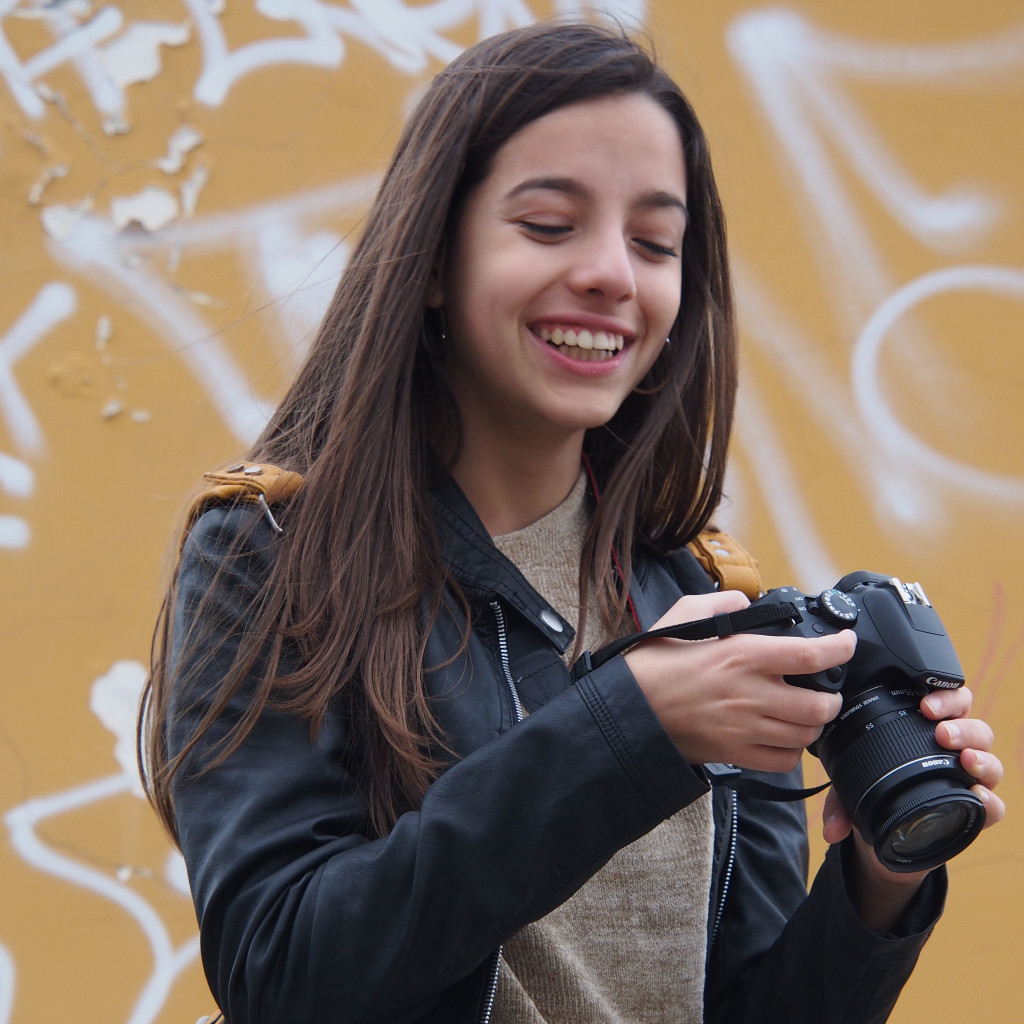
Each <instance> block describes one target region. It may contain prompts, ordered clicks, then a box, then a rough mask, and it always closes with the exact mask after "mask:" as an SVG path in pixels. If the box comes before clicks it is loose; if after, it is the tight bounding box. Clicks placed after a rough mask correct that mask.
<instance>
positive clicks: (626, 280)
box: [569, 228, 636, 303]
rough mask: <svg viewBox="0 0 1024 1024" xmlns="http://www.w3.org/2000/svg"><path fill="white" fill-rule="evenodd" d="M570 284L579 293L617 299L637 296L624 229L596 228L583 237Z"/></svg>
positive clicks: (621, 300) (625, 300) (630, 253)
mask: <svg viewBox="0 0 1024 1024" xmlns="http://www.w3.org/2000/svg"><path fill="white" fill-rule="evenodd" d="M569 284H570V287H571V288H572V289H573V290H574V291H576V292H577V293H578V294H581V295H582V294H586V295H591V296H600V297H602V298H604V299H607V300H609V301H610V302H615V303H619V302H627V301H628V300H630V299H632V298H634V297H635V295H636V276H635V274H634V271H633V258H632V250H631V248H630V245H629V240H628V239H627V238H624V237H623V235H622V233H621V229H614V228H608V229H604V230H600V231H596V230H595V231H594V232H593V233H591V234H590V235H589V237H586V238H581V239H580V245H579V249H578V252H577V259H576V261H575V263H574V265H573V267H572V270H571V271H570V275H569Z"/></svg>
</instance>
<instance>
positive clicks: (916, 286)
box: [851, 266, 1024, 503]
mask: <svg viewBox="0 0 1024 1024" xmlns="http://www.w3.org/2000/svg"><path fill="white" fill-rule="evenodd" d="M955 291H981V292H991V293H993V294H996V295H1005V296H1008V297H1009V298H1013V299H1017V300H1018V301H1020V300H1024V270H1015V269H1012V268H1009V267H985V266H954V267H946V268H944V269H943V270H937V271H934V272H933V273H930V274H925V275H924V276H922V277H919V278H918V279H917V280H916V281H911V282H910V283H909V284H907V285H905V286H904V287H902V288H900V289H898V290H897V291H895V292H893V294H892V295H890V296H889V297H888V298H887V299H886V300H885V301H884V302H883V303H882V304H881V305H880V306H879V307H878V308H877V309H876V310H875V312H874V313H873V314H872V315H871V318H870V319H869V320H868V322H867V323H866V324H865V325H864V328H863V330H862V331H861V332H860V336H859V337H858V338H857V341H856V343H855V345H854V350H853V357H852V361H851V377H852V384H853V392H854V396H855V399H856V402H857V407H858V409H859V410H860V412H861V417H862V419H863V422H864V423H865V424H867V425H868V427H869V429H870V430H871V431H872V432H873V433H874V435H875V438H876V442H877V444H878V445H879V447H882V446H888V447H889V448H890V450H893V451H895V452H896V453H897V454H898V455H899V456H901V458H902V461H903V462H905V463H906V464H908V465H913V466H915V467H917V468H918V469H919V470H920V471H921V472H922V473H929V474H931V475H932V476H934V477H935V478H937V479H940V480H942V481H945V482H948V483H953V484H955V485H956V486H957V487H959V488H961V489H962V490H966V491H974V492H975V493H977V494H978V495H980V496H982V497H985V498H988V499H992V500H999V501H1007V502H1015V503H1016V502H1022V501H1024V480H1019V479H1015V478H1013V477H1008V476H1005V475H1002V474H996V473H987V472H984V471H982V470H979V469H976V468H975V467H973V466H967V465H964V464H962V463H959V462H956V461H954V460H953V459H951V458H949V457H948V456H946V455H943V454H942V453H941V452H938V451H936V450H935V449H934V448H932V447H930V446H929V445H927V444H925V443H924V442H923V441H922V440H921V439H920V438H918V437H917V436H916V435H915V434H914V433H913V432H912V431H910V430H908V429H907V427H906V425H905V424H904V423H902V422H901V421H900V419H899V418H898V416H897V415H896V414H895V413H894V412H893V410H892V407H891V404H890V403H889V402H888V401H887V400H886V398H885V397H884V395H883V393H882V388H881V386H880V376H881V374H880V371H879V369H878V362H879V354H880V351H881V349H882V345H883V343H884V342H885V340H886V338H887V337H888V336H889V335H890V334H891V332H892V331H893V329H894V327H895V326H896V325H897V324H898V322H899V320H900V318H901V317H903V316H905V315H906V314H907V313H908V312H910V311H911V310H912V309H913V308H914V307H915V306H917V305H919V304H921V303H922V302H924V301H925V300H926V299H928V298H930V297H932V296H935V295H942V294H949V293H950V292H955Z"/></svg>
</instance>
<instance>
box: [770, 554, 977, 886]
mask: <svg viewBox="0 0 1024 1024" xmlns="http://www.w3.org/2000/svg"><path fill="white" fill-rule="evenodd" d="M772 604H778V605H785V604H789V605H791V606H792V610H793V615H792V618H791V619H790V620H789V623H788V624H787V623H785V622H784V623H783V624H782V625H775V626H768V627H760V628H757V629H754V630H752V632H756V633H765V634H769V635H776V636H783V635H794V634H795V635H798V636H808V637H813V636H821V635H825V634H828V633H838V632H839V631H840V630H842V629H853V630H854V632H855V633H856V634H857V650H856V652H855V653H854V655H853V657H852V658H851V659H850V661H849V662H847V664H845V665H841V666H839V667H836V668H830V669H828V670H826V671H825V672H819V673H815V674H812V675H804V676H787V677H786V681H787V682H789V683H792V684H793V685H795V686H803V687H807V688H809V689H813V690H822V691H827V692H829V693H841V694H842V697H843V706H842V710H841V711H840V712H839V714H838V716H837V717H836V718H835V719H833V721H832V722H830V723H829V724H828V725H826V726H825V729H824V730H823V732H822V734H821V736H820V737H819V738H818V739H817V740H816V741H815V742H814V743H813V744H811V745H810V746H809V747H808V748H807V749H808V750H809V751H810V752H811V753H812V754H814V755H815V756H816V757H818V758H819V759H820V760H821V763H822V765H823V766H824V768H825V771H826V772H827V774H828V776H829V778H830V779H831V780H832V785H833V786H834V787H835V790H836V793H837V795H838V796H839V798H840V800H841V801H842V803H843V806H844V807H845V808H846V810H847V812H848V813H849V814H850V816H851V818H852V819H853V821H854V824H855V825H856V827H857V830H858V831H859V832H860V834H861V835H862V836H863V837H864V839H865V840H866V841H867V842H868V843H870V844H871V845H872V846H873V847H874V850H875V854H876V855H877V857H878V859H879V860H880V861H881V862H882V863H883V864H884V865H886V867H888V868H889V869H890V870H892V871H925V870H928V869H930V868H933V867H936V866H937V865H939V864H942V863H944V862H945V861H947V860H949V859H950V858H951V857H954V856H956V854H958V853H960V852H961V851H962V850H964V849H966V847H967V846H969V845H970V844H971V842H973V841H974V839H975V837H976V836H977V835H978V833H979V832H980V831H981V829H982V827H983V826H984V824H985V806H984V804H982V802H981V800H979V799H978V797H977V796H975V794H974V793H972V792H971V791H970V786H971V785H972V784H973V781H974V780H973V779H972V778H971V776H970V775H969V774H968V773H967V772H966V771H965V770H964V769H963V768H962V767H961V765H960V759H959V757H958V756H957V754H956V753H955V752H953V751H950V750H946V749H945V748H943V747H940V746H939V745H938V744H937V743H936V740H935V723H934V722H931V721H929V720H928V719H926V718H925V717H924V715H922V713H921V710H920V702H921V698H922V697H923V696H924V695H925V694H927V693H928V692H929V691H931V690H936V689H956V688H958V687H960V686H963V684H964V676H963V672H962V670H961V668H960V661H959V659H958V658H957V655H956V651H955V650H954V649H953V644H952V642H951V641H950V639H949V636H948V635H947V633H946V630H945V628H944V627H943V625H942V621H941V620H940V618H939V616H938V614H937V613H936V611H935V609H934V608H933V607H932V605H931V602H930V601H929V600H928V598H927V596H926V595H925V593H924V591H923V590H922V588H921V586H920V584H917V583H909V584H908V583H903V582H901V581H900V580H898V579H896V578H895V577H892V576H883V575H880V574H879V573H874V572H863V571H862V572H854V573H850V574H849V575H847V576H844V577H843V578H842V579H841V580H840V581H839V582H838V583H837V584H836V585H835V587H833V588H831V589H829V590H825V591H823V592H822V593H821V594H819V595H818V596H817V597H812V596H810V595H808V594H804V593H802V592H801V591H799V590H797V589H796V588H795V587H778V588H776V589H774V590H769V591H768V593H767V594H765V595H764V596H763V597H761V598H758V600H756V601H755V602H753V605H752V606H751V607H755V606H767V605H772Z"/></svg>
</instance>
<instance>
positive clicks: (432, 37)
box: [0, 0, 646, 134]
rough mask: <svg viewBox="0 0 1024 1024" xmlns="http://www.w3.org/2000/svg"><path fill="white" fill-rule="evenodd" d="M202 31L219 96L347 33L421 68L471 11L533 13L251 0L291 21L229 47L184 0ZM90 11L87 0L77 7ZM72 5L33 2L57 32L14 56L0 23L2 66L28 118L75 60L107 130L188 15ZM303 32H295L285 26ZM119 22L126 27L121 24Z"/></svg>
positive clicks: (14, 8) (11, 5) (495, 26)
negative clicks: (153, 15)
mask: <svg viewBox="0 0 1024 1024" xmlns="http://www.w3.org/2000/svg"><path fill="white" fill-rule="evenodd" d="M183 4H184V8H185V11H184V12H183V13H185V14H187V16H188V19H189V20H190V21H191V23H192V25H194V26H195V31H196V34H197V36H198V39H199V44H200V47H201V49H202V53H203V68H202V71H201V73H200V75H199V77H198V79H197V81H196V84H195V88H194V91H193V95H194V96H195V98H196V99H197V100H199V101H200V102H201V103H205V104H208V105H210V106H218V105H220V104H221V103H223V102H224V100H225V99H226V97H227V96H228V94H229V93H230V91H231V89H232V87H233V86H234V85H235V84H236V83H237V82H238V81H239V80H240V79H242V78H244V77H245V76H246V75H248V74H250V73H252V72H253V71H256V70H258V69H263V68H269V67H274V66H279V65H288V64H305V65H308V66H311V67H321V68H336V67H339V66H340V65H341V64H342V62H343V61H344V58H345V52H346V49H345V47H346V44H345V40H346V38H347V39H351V40H353V41H355V42H358V43H360V44H363V45H365V46H368V47H370V48H371V49H373V50H374V51H375V52H377V53H378V54H380V55H381V56H382V57H383V58H384V59H385V60H387V61H388V62H389V63H390V64H391V66H392V67H393V68H394V69H395V70H396V71H399V72H401V73H403V74H408V75H415V74H420V73H422V72H423V71H425V70H426V68H427V67H428V66H429V64H430V62H431V61H437V62H440V63H447V62H448V61H450V60H451V59H452V58H453V57H455V56H456V55H457V54H458V52H459V50H460V46H459V45H458V44H457V43H455V42H454V41H452V40H451V39H449V38H447V37H446V36H445V35H444V34H443V33H444V32H445V31H446V30H450V29H453V28H456V27H458V26H459V25H461V24H464V23H465V22H466V21H467V20H469V19H470V18H474V17H475V18H476V21H477V24H478V32H479V37H480V38H484V37H486V36H489V35H493V34H494V33H496V32H501V31H503V30H504V29H507V28H513V27H516V26H521V25H527V24H530V23H531V22H532V21H533V20H534V15H533V14H532V12H531V11H530V9H529V7H528V6H527V4H526V3H525V0H435V2H433V3H426V4H413V5H407V4H405V3H403V2H402V0H350V2H349V3H348V4H347V5H345V6H342V5H341V4H336V3H326V2H324V0H257V2H256V10H257V11H258V12H259V14H261V15H262V16H263V17H265V18H267V19H268V20H272V21H277V22H282V23H289V31H288V32H287V33H285V34H282V35H281V36H279V37H277V38H261V39H260V40H259V41H258V42H252V43H246V44H243V45H240V46H237V47H235V48H234V49H232V48H231V47H230V45H229V43H228V40H227V36H226V33H225V30H224V26H223V24H222V21H221V13H222V11H223V8H222V7H221V6H218V5H214V4H211V3H210V0H183ZM18 7H19V4H18V0H0V22H2V21H3V19H4V18H5V17H9V16H12V15H18V14H20V15H21V16H23V17H24V16H27V13H26V12H25V11H24V10H21V11H19V10H18ZM81 9H82V10H84V11H85V12H86V13H87V14H90V13H91V11H90V9H89V7H88V6H85V7H84V8H81ZM554 9H555V13H557V14H560V15H576V16H582V15H587V14H593V15H595V16H598V17H607V18H610V19H612V20H614V21H616V22H617V23H620V24H624V25H633V26H639V25H642V24H643V19H644V17H645V14H646V3H645V0H604V2H601V0H593V2H586V0H557V2H556V3H555V4H554ZM79 10H80V9H79V8H77V7H71V6H70V5H66V4H65V5H62V4H56V5H52V6H49V7H45V8H33V9H32V12H33V15H34V16H36V17H40V18H42V17H45V18H46V21H47V24H48V25H49V27H50V29H51V31H52V32H53V33H54V35H56V36H57V39H56V41H55V42H54V43H53V44H52V45H51V46H49V47H46V48H45V49H43V50H40V51H39V52H37V53H35V54H33V55H32V56H30V57H28V58H20V57H19V56H18V55H17V54H16V53H15V51H14V48H13V47H12V46H11V44H10V43H9V41H8V40H7V37H6V36H5V35H4V33H3V31H2V29H0V76H2V77H3V79H4V81H5V82H6V84H7V87H8V88H9V89H10V91H11V94H12V95H13V96H14V98H15V100H16V101H17V103H18V105H19V106H20V107H21V109H22V111H23V112H24V113H25V114H26V115H27V116H29V117H31V118H36V119H38V118H41V117H43V116H44V115H45V113H46V102H47V99H50V98H52V97H51V96H50V95H49V93H48V90H47V89H46V88H45V87H44V86H42V85H41V84H40V83H41V80H42V78H43V76H45V75H46V74H48V73H49V72H51V71H53V70H54V69H56V68H58V67H60V66H62V65H64V64H72V65H73V66H74V67H75V68H76V70H77V71H78V73H79V74H80V76H81V78H82V80H83V82H84V83H85V85H86V88H87V90H88V92H89V94H90V96H91V98H92V101H93V104H94V105H95V107H96V109H97V110H98V111H99V112H100V113H101V114H102V115H104V125H105V128H106V130H107V131H108V133H110V134H113V133H114V132H117V131H123V130H125V127H126V126H125V124H124V122H123V117H124V114H125V110H126V106H127V101H126V96H125V88H126V86H128V85H131V84H133V83H135V82H140V81H147V80H149V79H151V78H152V77H153V76H154V75H155V74H157V73H158V71H159V69H160V47H161V46H180V45H182V44H183V43H184V42H185V41H186V40H187V39H188V38H189V37H190V34H191V33H190V27H189V26H188V25H187V24H184V25H183V24H173V23H168V22H153V21H147V22H141V21H140V22H135V23H133V24H130V25H129V26H128V28H127V29H125V28H124V26H125V16H124V13H123V11H122V9H121V8H119V7H116V6H105V7H103V8H101V9H100V10H99V11H98V12H97V13H96V14H95V16H92V17H88V19H87V20H85V21H79V20H78V19H77V17H76V14H77V13H78V12H79ZM292 26H297V27H298V28H299V29H300V30H301V32H302V35H300V36H296V35H294V34H293V33H292V31H291V27H292ZM122 29H124V31H123V32H122Z"/></svg>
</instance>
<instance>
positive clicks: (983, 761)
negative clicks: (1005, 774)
mask: <svg viewBox="0 0 1024 1024" xmlns="http://www.w3.org/2000/svg"><path fill="white" fill-rule="evenodd" d="M987 764H988V758H987V757H986V756H985V755H984V754H979V753H978V751H975V752H974V769H975V771H977V770H978V769H979V768H981V769H984V767H985V765H987Z"/></svg>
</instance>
